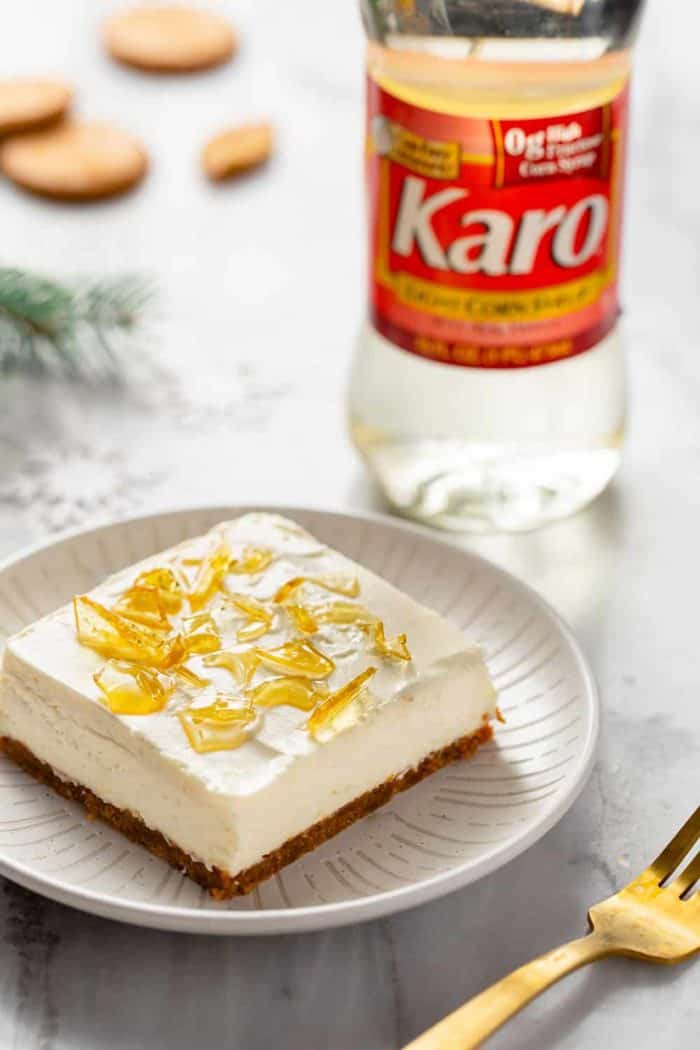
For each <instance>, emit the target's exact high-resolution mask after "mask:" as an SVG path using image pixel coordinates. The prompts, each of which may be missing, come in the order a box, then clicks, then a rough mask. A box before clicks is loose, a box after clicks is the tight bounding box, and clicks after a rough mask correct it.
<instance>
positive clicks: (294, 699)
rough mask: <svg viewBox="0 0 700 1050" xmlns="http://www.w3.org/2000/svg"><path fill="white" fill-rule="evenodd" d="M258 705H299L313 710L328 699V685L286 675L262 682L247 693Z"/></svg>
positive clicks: (298, 706) (303, 708)
mask: <svg viewBox="0 0 700 1050" xmlns="http://www.w3.org/2000/svg"><path fill="white" fill-rule="evenodd" d="M246 695H247V697H248V699H249V700H250V701H251V702H252V703H253V704H255V706H256V707H280V706H282V705H286V706H288V707H297V708H299V710H300V711H313V709H314V707H315V706H316V704H318V703H319V702H321V701H323V700H325V699H326V697H327V696H328V687H327V686H325V685H324V684H323V683H314V682H311V681H309V679H308V678H297V677H295V676H293V675H284V676H283V677H282V678H270V679H268V681H266V682H261V683H260V685H257V686H256V687H255V689H250V690H249V691H248V693H247V694H246Z"/></svg>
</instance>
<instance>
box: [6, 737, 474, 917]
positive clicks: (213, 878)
mask: <svg viewBox="0 0 700 1050" xmlns="http://www.w3.org/2000/svg"><path fill="white" fill-rule="evenodd" d="M492 735H493V730H492V728H491V726H490V725H489V724H488V722H485V723H484V725H483V726H481V727H480V728H479V729H478V730H477V731H476V732H475V733H471V734H469V735H468V736H463V737H461V738H460V739H459V740H455V741H454V743H452V744H449V745H448V746H447V747H443V748H441V749H440V750H438V751H433V752H432V754H430V755H428V756H427V758H424V759H423V761H422V762H421V763H420V764H419V765H418V766H415V767H414V768H413V769H409V770H408V771H407V772H406V773H404V774H403V775H402V776H399V777H391V778H390V779H389V780H386V781H384V783H383V784H379V785H378V787H375V788H373V789H372V790H371V791H368V792H366V793H365V794H364V795H360V796H359V797H358V798H356V799H353V800H352V802H348V803H347V804H346V805H345V806H342V807H341V808H340V809H338V810H336V812H335V813H331V815H330V816H328V817H324V818H323V820H319V821H318V823H316V824H313V825H312V826H311V827H310V828H307V829H306V830H305V831H302V832H301V834H299V835H295V836H294V838H291V839H288V841H287V842H285V843H284V844H283V845H282V846H280V847H279V848H278V849H276V850H273V851H272V852H271V853H268V854H266V855H265V856H264V857H263V858H262V860H260V861H258V863H257V864H253V865H252V866H251V867H249V868H245V869H244V870H243V871H239V872H238V873H237V874H235V875H232V874H230V872H226V871H222V870H221V869H220V868H208V867H207V866H206V865H205V864H202V862H201V861H198V860H195V858H194V857H192V856H190V854H189V853H186V852H185V851H184V850H182V849H180V847H179V846H176V845H174V843H172V842H170V841H168V839H166V838H165V836H164V835H162V834H161V833H160V832H159V831H154V830H153V829H152V828H149V827H148V826H147V825H146V824H144V823H143V821H142V820H141V819H140V818H139V817H136V816H134V814H133V813H130V812H129V811H128V810H125V809H119V808H118V807H117V806H112V805H110V804H109V803H108V802H104V801H103V800H102V799H101V798H98V796H97V795H95V794H94V793H93V792H92V791H90V789H89V788H86V787H83V786H82V785H81V784H74V783H71V782H70V781H67V780H62V779H61V777H59V776H58V775H57V774H56V773H55V772H54V771H53V769H52V768H51V766H49V765H47V764H46V762H42V761H41V760H40V759H38V758H37V757H36V756H35V755H34V754H33V753H32V752H31V751H30V750H29V748H27V747H25V746H24V744H20V743H19V741H18V740H14V739H13V738H12V737H7V736H5V737H0V749H1V750H2V751H4V753H5V754H6V755H8V756H9V758H11V759H12V760H13V761H14V762H16V763H17V765H18V766H21V767H22V769H24V770H25V771H26V772H27V773H30V774H31V776H33V777H34V778H35V779H36V780H39V781H41V783H42V784H47V785H48V786H49V787H51V788H53V789H54V791H56V792H58V794H59V795H62V796H63V797H64V798H67V799H70V800H71V801H72V802H80V803H82V805H83V806H85V809H86V811H87V816H88V818H89V819H92V820H94V819H99V820H102V821H104V823H105V824H109V825H110V826H111V827H113V828H116V829H117V831H121V833H122V834H123V835H126V837H127V838H128V839H131V841H132V842H135V843H137V844H138V845H139V846H145V848H146V849H147V850H149V852H150V853H153V854H154V856H156V857H159V858H160V859H161V860H164V861H166V862H167V863H168V864H170V865H171V866H172V867H173V868H176V869H177V870H178V871H180V872H183V873H185V874H186V875H189V877H190V878H191V879H194V881H195V882H197V883H199V885H200V886H203V887H204V888H205V889H207V890H209V893H210V894H211V896H212V897H214V898H216V899H217V900H227V899H229V898H230V897H237V896H241V895H243V894H246V893H250V891H251V890H252V889H254V888H255V887H256V886H257V885H258V883H260V882H263V881H264V880H265V879H269V878H270V876H271V875H274V874H275V872H278V871H279V870H280V869H281V868H284V867H286V865H287V864H292V863H293V861H295V860H298V858H299V857H301V856H302V855H303V854H304V853H309V852H310V851H311V850H314V849H316V847H317V846H320V845H321V843H322V842H325V841H326V840H327V839H330V838H332V837H333V836H334V835H337V834H338V833H339V832H341V831H344V830H345V828H347V827H349V826H350V825H351V824H354V823H355V821H356V820H360V819H361V818H362V817H364V816H366V815H367V814H368V813H372V812H373V811H374V810H375V809H378V808H379V807H380V806H383V805H384V804H385V803H387V802H388V801H389V800H390V799H391V798H392V797H393V796H394V795H396V794H398V793H399V792H400V791H405V790H406V789H407V788H410V787H413V785H414V784H417V783H418V782H419V781H421V780H424V779H425V777H428V776H430V775H431V773H436V772H437V771H438V770H439V769H442V767H443V766H446V765H449V764H450V763H451V762H456V761H458V760H459V759H463V758H469V756H470V755H473V754H474V752H475V751H476V750H477V748H479V747H480V746H481V745H482V744H485V743H486V741H487V740H490V739H491V737H492Z"/></svg>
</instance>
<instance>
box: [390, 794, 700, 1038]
mask: <svg viewBox="0 0 700 1050" xmlns="http://www.w3.org/2000/svg"><path fill="white" fill-rule="evenodd" d="M698 839H700V807H699V808H698V809H696V810H695V812H694V813H693V815H692V817H691V818H690V820H688V821H687V822H686V823H685V824H684V825H683V827H682V828H681V830H680V831H679V832H678V834H677V835H676V836H675V838H673V839H671V841H670V842H669V844H668V846H666V849H665V850H663V852H662V853H660V854H659V856H658V857H657V858H656V860H655V861H654V862H653V863H652V864H650V865H649V867H648V868H646V869H645V870H644V871H643V872H642V874H641V875H638V876H637V878H636V879H634V880H633V881H632V882H630V884H629V886H625V888H624V889H623V890H620V892H619V893H616V894H615V896H614V897H609V898H608V900H605V901H601V903H600V904H596V905H595V906H594V907H593V908H591V909H590V911H589V912H588V920H589V924H590V933H588V934H587V936H586V937H581V938H580V939H579V940H576V941H570V942H569V944H564V945H562V947H561V948H555V949H554V950H553V951H551V952H547V954H546V955H541V956H540V957H539V958H538V959H533V961H532V962H530V963H527V964H526V965H525V966H521V967H520V969H519V970H514V971H513V973H511V974H509V975H508V976H507V977H504V978H503V980H502V981H498V982H497V983H496V984H494V985H492V986H491V987H490V988H487V989H486V991H484V992H481V993H480V994H479V995H477V996H475V997H474V998H473V999H470V1000H469V1002H468V1003H465V1004H464V1006H461V1007H460V1008H459V1009H458V1010H455V1012H454V1013H452V1014H449V1016H447V1017H445V1018H444V1019H443V1020H442V1021H439V1022H438V1024H436V1025H434V1026H433V1027H432V1028H429V1029H428V1030H427V1031H426V1032H423V1034H422V1035H419V1036H418V1038H417V1039H415V1040H414V1041H413V1042H412V1043H410V1044H408V1046H406V1047H404V1050H472V1048H473V1047H475V1046H479V1045H480V1044H481V1043H482V1042H483V1041H484V1039H487V1038H488V1037H489V1036H490V1035H492V1034H493V1032H495V1031H496V1029H497V1028H500V1027H501V1025H502V1024H504V1023H505V1022H506V1021H507V1020H508V1018H510V1017H512V1016H513V1014H516V1013H517V1012H518V1010H522V1008H523V1006H525V1005H526V1004H527V1003H529V1002H530V1000H531V999H534V998H535V996H537V995H539V994H540V992H543V991H544V990H545V988H548V987H549V986H550V984H554V982H555V981H558V980H559V979H560V978H561V977H564V976H565V975H566V974H567V973H571V972H572V970H578V968H579V967H580V966H585V965H586V964H587V963H590V962H594V961H595V960H596V959H603V958H604V957H605V956H606V955H628V956H630V957H631V958H633V959H646V960H647V961H648V962H660V963H678V962H683V961H684V960H685V959H689V958H690V957H691V955H694V954H695V953H696V952H697V951H700V888H698V890H697V892H695V893H693V894H692V895H691V893H690V891H691V890H692V887H693V886H694V884H695V883H696V882H697V881H698V880H699V879H700V853H698V855H697V856H696V857H695V858H694V860H693V861H691V863H690V864H689V865H688V866H687V867H686V868H685V870H683V871H680V872H679V873H678V874H677V875H676V877H675V878H674V879H673V881H672V882H670V883H669V884H668V885H666V886H664V885H663V883H664V882H666V880H667V879H668V878H669V877H670V876H671V875H672V874H673V872H674V871H675V870H676V868H678V866H679V865H680V864H681V862H682V861H683V860H684V858H685V857H687V855H688V853H690V851H691V850H692V848H693V846H694V845H695V844H696V842H697V841H698Z"/></svg>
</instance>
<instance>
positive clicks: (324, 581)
mask: <svg viewBox="0 0 700 1050" xmlns="http://www.w3.org/2000/svg"><path fill="white" fill-rule="evenodd" d="M305 583H312V584H315V586H316V587H323V588H324V590H327V591H333V592H334V593H335V594H342V595H343V596H344V597H345V598H357V596H358V594H359V593H360V583H359V580H358V579H357V578H356V577H354V576H340V575H328V576H294V577H293V579H291V580H287V581H286V583H283V584H282V586H281V587H280V589H279V590H278V591H277V593H276V594H275V597H274V599H273V601H275V602H276V603H277V604H278V605H284V604H285V603H286V602H287V601H288V600H289V599H290V598H291V597H292V596H293V595H294V594H295V592H296V591H297V590H298V589H299V588H300V587H302V586H303V585H304V584H305Z"/></svg>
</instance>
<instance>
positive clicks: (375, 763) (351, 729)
mask: <svg viewBox="0 0 700 1050" xmlns="http://www.w3.org/2000/svg"><path fill="white" fill-rule="evenodd" d="M496 714H497V708H496V694H495V691H494V689H493V686H492V683H491V680H490V678H489V675H488V672H487V670H486V667H485V665H484V661H483V659H482V656H481V653H480V651H479V649H478V648H477V647H473V646H467V645H465V641H464V638H463V636H462V634H461V633H460V631H459V630H457V629H456V628H455V627H454V626H452V625H451V624H450V623H448V622H447V621H446V620H444V619H442V618H441V617H440V616H438V615H437V614H436V613H434V612H432V611H431V610H429V609H427V608H424V607H423V606H421V605H419V604H418V603H417V602H415V601H414V600H413V599H412V598H410V597H408V596H407V595H406V594H403V593H402V592H400V591H398V590H397V589H396V588H395V587H393V586H391V585H390V584H389V583H387V582H386V581H385V580H383V579H381V578H380V577H378V576H376V575H375V574H374V573H372V572H370V571H369V570H368V569H366V568H364V567H363V566H361V565H359V564H356V563H354V562H352V561H350V560H349V559H348V558H346V557H344V556H343V555H342V554H340V553H338V552H337V551H335V550H332V549H331V548H329V547H327V546H325V545H324V544H323V543H321V542H320V541H319V540H317V539H315V538H314V537H313V536H312V535H311V534H310V533H308V532H307V531H305V530H304V529H302V528H301V527H300V526H299V525H297V524H296V523H294V522H292V521H290V520H287V519H285V518H281V517H278V516H276V515H272V514H265V513H254V514H246V515H244V516H243V517H240V518H237V519H235V520H233V521H227V522H223V523H221V524H219V525H217V526H216V527H215V528H213V529H212V530H211V531H210V532H208V533H207V534H206V535H203V536H200V537H198V538H196V539H193V540H188V541H186V542H185V543H182V544H180V545H178V546H177V547H173V548H171V549H170V550H166V551H163V552H162V553H160V554H158V555H155V556H153V557H150V558H148V559H146V560H145V561H143V562H141V563H139V564H138V565H134V566H132V567H131V568H129V569H127V570H125V571H122V572H119V573H117V574H116V575H114V576H112V577H110V578H109V579H107V580H106V581H105V582H104V583H102V584H101V585H100V586H98V587H96V588H95V589H94V590H93V591H91V592H90V593H89V594H84V595H77V596H76V597H75V598H74V600H73V602H72V603H70V604H69V605H66V606H64V607H63V608H61V609H59V610H57V611H56V612H54V613H52V614H51V615H49V616H46V617H44V618H43V619H42V620H39V621H38V622H37V623H35V624H33V625H31V626H30V627H27V628H25V629H24V630H23V631H20V632H19V634H17V635H15V636H14V637H12V638H10V639H9V641H8V642H7V645H6V648H5V652H4V654H3V663H2V674H1V676H0V742H1V746H2V748H3V750H4V751H5V752H6V754H8V755H9V756H10V757H11V758H12V759H14V760H15V761H16V762H18V763H19V764H20V765H21V766H23V767H24V768H25V769H26V770H28V771H29V772H30V773H32V774H33V775H34V776H36V777H37V778H38V779H39V780H42V781H44V782H45V783H47V784H50V785H51V786H52V787H53V788H54V789H55V790H56V791H58V792H59V793H60V794H61V795H64V796H65V797H67V798H71V799H75V800H77V801H80V802H82V803H83V804H84V805H85V806H86V808H87V810H88V812H89V815H91V816H97V817H99V818H101V819H103V820H105V821H106V822H107V823H109V824H111V825H112V826H114V827H116V828H118V829H119V830H120V831H122V832H123V833H124V834H126V835H127V836H128V837H129V838H130V839H132V840H133V841H135V842H138V843H140V844H141V845H143V846H145V847H146V848H147V849H149V850H151V852H153V853H155V854H156V855H158V856H159V857H162V858H163V859H164V860H166V861H168V862H169V863H170V864H172V865H173V866H175V867H177V868H178V869H180V870H182V871H184V872H186V873H187V874H188V875H189V876H190V877H192V878H193V879H195V880H196V881H197V882H199V883H200V884H201V885H202V886H204V887H206V888H207V889H208V890H210V892H211V893H212V894H213V895H214V896H215V897H219V898H226V897H232V896H234V895H237V894H241V893H247V892H248V891H250V890H251V889H252V888H253V887H254V886H255V885H256V884H257V883H259V882H260V881H261V880H263V879H266V878H268V877H269V876H270V875H272V874H273V873H274V872H276V871H278V870H279V869H280V868H282V867H283V866H284V865H286V864H289V863H291V862H292V861H294V860H296V858H297V857H299V856H300V855H301V854H303V853H305V852H307V851H308V850H311V849H313V848H315V847H316V846H317V845H318V844H319V843H321V842H323V841H324V840H326V839H328V838H330V837H331V836H332V835H335V834H336V833H337V832H339V831H341V830H343V829H344V828H346V827H347V826H348V825H350V824H351V823H353V822H354V821H356V820H358V819H359V818H361V817H363V816H364V815H365V814H367V813H369V812H370V811H371V810H373V809H376V808H377V807H378V806H380V805H382V804H383V803H384V802H386V801H388V799H389V798H391V796H392V795H393V794H395V793H396V792H397V791H401V790H403V789H404V788H408V787H410V786H411V785H413V784H415V783H416V782H417V781H419V780H421V779H422V778H423V777H425V776H427V775H428V774H430V773H433V772H435V771H436V770H437V769H439V768H440V767H442V766H444V765H445V764H447V763H448V762H451V761H453V760H456V759H460V758H465V757H467V756H468V755H470V754H471V753H472V752H473V751H474V750H475V749H476V748H477V747H478V746H479V745H480V744H481V743H483V742H484V741H486V740H488V739H489V738H490V736H491V720H492V719H493V718H494V717H495V716H496Z"/></svg>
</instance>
